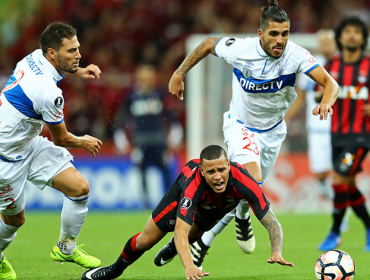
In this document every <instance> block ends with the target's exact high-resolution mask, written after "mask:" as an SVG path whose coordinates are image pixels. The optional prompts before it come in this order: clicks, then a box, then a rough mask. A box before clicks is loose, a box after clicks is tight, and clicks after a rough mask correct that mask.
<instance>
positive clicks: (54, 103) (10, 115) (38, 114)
mask: <svg viewBox="0 0 370 280" xmlns="http://www.w3.org/2000/svg"><path fill="white" fill-rule="evenodd" d="M62 79H63V76H61V75H59V73H58V72H57V71H56V69H55V68H54V66H53V65H52V64H51V63H50V62H49V61H48V60H47V59H46V58H45V57H44V56H43V54H42V51H41V50H40V49H39V50H36V51H34V52H33V53H31V54H30V55H28V56H26V57H25V58H24V59H22V60H21V61H20V62H18V64H17V66H16V68H15V70H14V72H13V75H11V76H10V79H9V81H8V83H7V84H6V86H5V88H4V89H3V91H2V92H1V94H0V95H1V96H0V160H3V161H19V160H22V159H25V158H26V157H27V156H28V154H29V151H30V148H31V146H32V140H33V139H35V137H36V136H38V135H39V134H40V133H41V130H42V126H43V124H44V122H46V123H49V124H58V123H61V122H63V120H64V115H63V107H64V99H63V96H62V90H61V89H60V88H58V86H57V85H58V83H59V82H60V81H61V80H62Z"/></svg>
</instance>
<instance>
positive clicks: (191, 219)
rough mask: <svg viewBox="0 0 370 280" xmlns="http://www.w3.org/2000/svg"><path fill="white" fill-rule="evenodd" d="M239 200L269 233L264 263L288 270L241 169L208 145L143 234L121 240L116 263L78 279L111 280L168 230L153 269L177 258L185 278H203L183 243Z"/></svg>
mask: <svg viewBox="0 0 370 280" xmlns="http://www.w3.org/2000/svg"><path fill="white" fill-rule="evenodd" d="M241 199H246V200H247V201H248V202H249V203H250V205H251V207H252V209H253V211H254V213H255V215H256V217H257V218H258V219H259V220H260V222H261V223H262V224H263V225H264V226H265V227H266V229H267V230H268V232H269V237H270V242H271V256H270V258H269V259H268V260H267V262H268V263H279V264H281V265H287V266H293V264H292V263H290V262H287V261H285V260H284V259H283V257H282V249H283V230H282V227H281V225H280V223H279V221H278V220H277V218H276V217H275V215H274V213H273V212H272V210H271V209H270V207H269V202H268V201H267V199H266V198H265V196H264V195H263V193H262V191H261V189H260V188H259V186H258V184H257V183H256V181H255V180H254V179H253V178H252V177H251V176H250V175H249V173H248V171H247V170H246V169H245V168H244V167H243V166H241V165H239V164H237V163H235V162H230V161H229V160H228V159H227V154H226V152H225V150H224V149H223V148H221V147H220V146H217V145H212V146H208V147H206V148H204V149H203V151H202V152H201V153H200V159H194V160H191V161H189V162H188V163H187V164H186V165H185V167H184V168H183V169H182V170H181V172H180V175H179V176H178V177H177V179H176V181H175V183H174V184H173V185H172V187H171V188H170V189H169V190H168V192H167V193H166V194H165V196H164V197H163V198H162V200H161V201H160V202H159V204H158V206H157V207H156V208H155V209H154V211H153V213H152V215H151V216H150V217H149V220H148V222H147V223H146V225H145V227H144V230H143V232H140V233H137V234H135V235H134V236H133V237H131V238H130V239H129V240H128V241H127V243H126V245H125V247H124V248H123V251H122V253H121V254H120V256H119V257H118V259H117V261H116V262H115V263H114V264H112V265H109V266H105V267H101V268H94V269H90V270H89V271H87V272H85V273H84V274H83V275H82V279H83V280H86V279H90V280H91V279H93V280H110V279H114V278H117V277H118V276H120V275H121V274H122V273H123V271H124V270H125V269H126V268H127V267H128V266H129V265H131V264H132V263H134V262H135V261H136V260H138V259H139V258H140V257H141V256H142V255H143V254H144V253H145V251H148V250H150V249H151V248H152V247H153V246H154V245H155V244H157V243H158V242H159V241H160V240H161V239H162V238H163V237H164V236H165V235H166V234H167V232H172V231H174V237H173V238H172V239H171V241H170V242H169V244H167V245H166V246H165V247H163V249H162V250H161V251H160V252H159V253H158V254H157V256H156V257H155V260H154V262H155V264H156V265H158V266H162V265H164V264H166V263H168V262H170V261H171V260H172V259H173V258H174V257H175V256H176V254H177V253H178V254H179V257H180V259H181V262H182V264H183V266H184V268H185V276H186V278H187V279H193V280H195V279H201V277H202V276H207V275H208V274H209V273H206V272H203V271H202V270H201V269H198V268H196V267H195V266H194V264H193V263H192V259H191V256H190V253H189V243H192V242H194V241H195V240H197V239H198V238H199V237H200V236H201V235H202V234H203V232H204V231H206V230H209V229H210V228H211V227H212V226H213V225H215V224H216V223H217V221H218V220H219V219H221V218H222V217H223V216H224V215H225V214H226V213H227V212H229V211H230V210H232V209H233V208H235V207H236V205H237V204H238V202H239V200H241Z"/></svg>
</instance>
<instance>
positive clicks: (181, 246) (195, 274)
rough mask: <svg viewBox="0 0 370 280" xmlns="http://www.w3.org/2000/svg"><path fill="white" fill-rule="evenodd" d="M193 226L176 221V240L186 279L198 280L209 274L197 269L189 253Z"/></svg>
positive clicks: (179, 220)
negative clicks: (190, 234)
mask: <svg viewBox="0 0 370 280" xmlns="http://www.w3.org/2000/svg"><path fill="white" fill-rule="evenodd" d="M190 228H191V226H190V225H188V224H187V223H185V222H184V221H183V220H181V219H180V218H177V219H176V226H175V233H174V240H175V245H176V250H177V253H178V254H179V257H180V260H181V262H182V264H183V266H184V268H185V276H186V279H191V280H196V279H201V277H202V276H208V275H209V273H206V272H203V271H201V270H199V269H198V268H196V267H195V265H194V264H193V261H192V259H191V256H190V253H189V231H190Z"/></svg>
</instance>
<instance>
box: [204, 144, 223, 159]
mask: <svg viewBox="0 0 370 280" xmlns="http://www.w3.org/2000/svg"><path fill="white" fill-rule="evenodd" d="M221 156H224V157H225V158H226V159H227V154H226V151H225V150H224V149H223V148H222V147H220V146H218V145H210V146H207V147H205V148H204V149H203V150H202V151H201V153H200V163H202V162H203V160H204V159H205V160H212V159H218V158H220V157H221Z"/></svg>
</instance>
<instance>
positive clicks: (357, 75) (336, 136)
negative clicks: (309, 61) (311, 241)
mask: <svg viewBox="0 0 370 280" xmlns="http://www.w3.org/2000/svg"><path fill="white" fill-rule="evenodd" d="M335 38H336V42H337V45H338V48H339V50H340V51H341V53H340V54H338V55H336V56H334V57H333V58H332V60H331V61H329V62H328V64H327V65H326V69H327V71H328V72H329V73H330V75H331V76H332V77H333V78H334V79H335V80H336V81H337V82H338V85H339V94H338V99H337V102H336V103H335V104H334V107H333V112H334V113H333V115H332V128H331V131H332V134H331V136H332V154H333V167H334V174H333V189H334V193H335V196H334V210H333V219H334V223H333V226H332V228H331V231H330V233H329V235H328V236H327V238H326V239H325V240H324V241H323V242H322V243H321V244H320V246H319V249H320V250H323V251H327V250H331V249H334V248H336V247H337V246H338V245H339V244H340V242H341V237H340V224H341V222H342V220H343V216H344V213H345V211H346V208H347V207H349V206H351V207H352V209H353V211H354V212H355V213H356V214H357V216H358V217H359V218H360V219H361V220H362V221H363V223H364V225H365V228H366V230H367V232H366V239H367V241H366V245H365V247H364V250H365V251H370V217H369V214H368V211H367V209H366V206H365V197H364V196H363V195H362V194H361V192H360V191H359V190H358V188H357V187H356V180H355V176H356V174H357V173H358V172H360V171H361V163H362V161H363V160H364V158H365V156H366V154H367V152H368V151H369V149H370V104H369V85H370V56H369V55H367V54H365V53H364V50H365V47H366V45H367V38H368V29H367V26H366V25H365V23H364V22H363V21H362V20H360V19H359V18H356V17H350V18H346V19H344V20H342V22H341V23H340V25H339V26H338V28H337V29H336V32H335Z"/></svg>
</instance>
